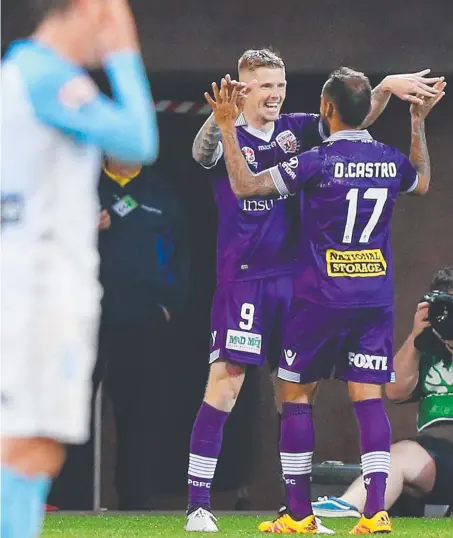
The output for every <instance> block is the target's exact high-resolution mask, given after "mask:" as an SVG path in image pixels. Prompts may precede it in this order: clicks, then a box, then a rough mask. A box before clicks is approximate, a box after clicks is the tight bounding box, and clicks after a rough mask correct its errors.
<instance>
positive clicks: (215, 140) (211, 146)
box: [192, 75, 245, 168]
mask: <svg viewBox="0 0 453 538" xmlns="http://www.w3.org/2000/svg"><path fill="white" fill-rule="evenodd" d="M224 81H225V82H224V84H225V85H226V86H227V87H228V90H229V91H232V90H233V88H234V87H235V86H238V90H239V91H243V90H244V88H245V84H243V83H239V82H237V81H236V80H231V77H230V75H226V76H225V78H224ZM214 85H216V84H215V82H213V83H212V87H213V88H214ZM216 86H217V85H216ZM221 139H222V135H221V134H220V129H219V127H218V126H217V124H216V122H215V118H214V114H211V115H210V116H209V118H208V119H207V120H206V121H205V122H204V124H203V126H202V127H201V129H200V130H199V131H198V133H197V136H196V137H195V140H194V141H193V145H192V157H193V158H194V160H195V161H197V163H199V164H201V165H202V166H204V167H205V168H212V167H213V166H214V165H215V164H216V163H217V161H218V160H219V159H220V157H221V156H222V144H221Z"/></svg>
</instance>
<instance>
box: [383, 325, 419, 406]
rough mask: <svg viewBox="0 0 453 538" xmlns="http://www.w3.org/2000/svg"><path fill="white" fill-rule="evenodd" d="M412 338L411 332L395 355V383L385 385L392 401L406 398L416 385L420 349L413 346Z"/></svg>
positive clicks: (400, 400)
mask: <svg viewBox="0 0 453 538" xmlns="http://www.w3.org/2000/svg"><path fill="white" fill-rule="evenodd" d="M414 340H415V336H414V335H413V334H411V335H410V336H409V338H408V339H407V340H406V341H405V342H404V344H403V345H402V346H401V348H400V350H399V351H398V353H397V354H396V355H395V358H394V367H395V383H388V384H387V385H386V386H385V394H386V395H387V398H388V399H389V400H392V401H393V402H404V401H406V400H408V399H409V398H410V397H411V395H412V393H413V392H414V390H415V388H416V386H417V383H418V372H419V364H420V351H418V349H416V348H415V346H414Z"/></svg>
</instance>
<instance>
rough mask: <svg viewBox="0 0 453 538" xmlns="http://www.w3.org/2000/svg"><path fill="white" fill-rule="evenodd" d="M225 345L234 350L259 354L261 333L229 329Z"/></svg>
mask: <svg viewBox="0 0 453 538" xmlns="http://www.w3.org/2000/svg"><path fill="white" fill-rule="evenodd" d="M225 347H226V348H227V349H232V350H234V351H245V352H246V353H254V354H255V355H259V354H260V353H261V335H260V334H257V333H249V332H245V331H233V330H231V329H229V330H228V332H227V341H226V346H225Z"/></svg>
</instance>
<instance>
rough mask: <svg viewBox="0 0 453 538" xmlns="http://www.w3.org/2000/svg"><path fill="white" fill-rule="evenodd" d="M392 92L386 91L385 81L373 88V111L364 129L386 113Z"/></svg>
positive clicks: (364, 123) (363, 124) (365, 122)
mask: <svg viewBox="0 0 453 538" xmlns="http://www.w3.org/2000/svg"><path fill="white" fill-rule="evenodd" d="M391 96H392V92H391V91H390V90H388V89H386V86H385V79H384V80H383V81H382V82H381V83H380V84H378V85H377V86H376V87H375V88H373V90H372V92H371V109H370V112H369V114H368V116H367V117H366V118H365V121H364V122H363V123H362V129H366V128H367V127H369V126H370V125H372V124H373V123H374V122H375V121H376V120H377V119H378V118H379V116H380V115H381V114H382V113H383V112H384V110H385V107H386V106H387V104H388V102H389V100H390V97H391Z"/></svg>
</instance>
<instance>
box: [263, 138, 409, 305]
mask: <svg viewBox="0 0 453 538" xmlns="http://www.w3.org/2000/svg"><path fill="white" fill-rule="evenodd" d="M270 172H271V174H272V177H273V179H274V182H275V185H276V187H277V188H278V190H279V192H280V194H281V195H282V196H284V195H288V194H290V195H295V194H296V193H297V192H298V191H300V190H302V189H303V191H304V196H301V198H300V200H301V206H302V207H301V209H302V224H301V225H302V229H303V231H304V233H303V234H301V235H300V248H299V255H298V268H297V270H296V272H295V296H296V297H300V298H304V299H307V300H309V301H311V302H315V303H319V304H323V305H326V306H332V307H336V308H338V307H339V308H342V307H344V308H347V307H364V306H366V307H375V306H390V305H392V304H393V262H392V252H391V237H390V221H391V217H392V213H393V208H394V206H395V201H396V198H397V196H398V194H399V193H401V192H411V191H412V190H413V189H415V187H416V186H417V181H418V178H417V173H416V171H415V169H414V168H413V166H412V165H411V164H410V162H409V160H408V159H407V158H406V157H405V156H404V155H403V154H402V153H401V152H400V151H399V150H397V149H395V148H393V147H390V146H387V145H385V144H382V143H380V142H377V141H375V140H374V139H373V138H372V137H371V135H370V134H369V133H368V132H367V131H341V132H338V133H335V134H334V135H332V136H331V137H330V138H328V139H327V140H326V141H325V142H324V143H323V144H322V145H321V146H319V147H317V148H314V149H312V150H311V151H308V152H306V153H303V154H301V155H298V156H297V157H293V158H292V159H291V160H289V161H287V162H284V163H281V164H279V165H278V166H275V167H274V168H272V169H270Z"/></svg>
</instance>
